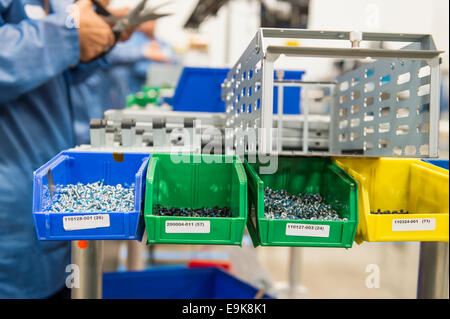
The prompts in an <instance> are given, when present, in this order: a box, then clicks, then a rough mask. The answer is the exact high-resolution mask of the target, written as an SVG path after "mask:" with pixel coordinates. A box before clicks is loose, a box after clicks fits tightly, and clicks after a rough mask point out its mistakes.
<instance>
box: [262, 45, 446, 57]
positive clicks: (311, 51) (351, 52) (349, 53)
mask: <svg viewBox="0 0 450 319" xmlns="http://www.w3.org/2000/svg"><path fill="white" fill-rule="evenodd" d="M443 52H444V51H431V50H430V51H428V50H387V49H365V48H321V47H288V46H276V45H269V46H268V47H267V53H270V54H286V55H295V56H298V57H300V56H307V57H317V58H336V57H339V58H345V57H349V58H355V59H365V58H381V59H405V60H428V59H433V58H435V57H437V56H439V54H441V53H443Z"/></svg>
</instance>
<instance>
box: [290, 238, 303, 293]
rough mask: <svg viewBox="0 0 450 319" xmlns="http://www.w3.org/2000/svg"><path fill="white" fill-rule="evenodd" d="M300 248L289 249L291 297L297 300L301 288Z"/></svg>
mask: <svg viewBox="0 0 450 319" xmlns="http://www.w3.org/2000/svg"><path fill="white" fill-rule="evenodd" d="M299 272H300V248H298V247H291V248H290V249H289V274H288V275H289V297H290V298H295V297H296V292H297V287H298V286H299Z"/></svg>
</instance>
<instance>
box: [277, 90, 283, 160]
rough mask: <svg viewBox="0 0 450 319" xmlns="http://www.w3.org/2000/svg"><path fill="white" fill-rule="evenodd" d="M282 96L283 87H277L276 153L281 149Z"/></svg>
mask: <svg viewBox="0 0 450 319" xmlns="http://www.w3.org/2000/svg"><path fill="white" fill-rule="evenodd" d="M283 95H284V89H283V86H281V85H278V141H277V149H278V153H280V152H281V151H282V149H283V103H284V102H283Z"/></svg>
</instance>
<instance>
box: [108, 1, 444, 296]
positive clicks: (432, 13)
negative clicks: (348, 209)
mask: <svg viewBox="0 0 450 319" xmlns="http://www.w3.org/2000/svg"><path fill="white" fill-rule="evenodd" d="M163 2H164V1H151V4H152V6H156V5H158V4H159V3H163ZM136 3H137V1H135V0H114V1H111V8H123V7H132V6H134V5H135V4H136ZM160 11H161V12H163V11H167V12H172V13H173V15H172V16H169V17H166V18H164V19H160V20H158V21H157V22H156V25H155V26H154V37H155V38H156V39H158V41H160V42H161V43H164V44H165V45H166V46H167V47H168V48H170V50H171V51H172V52H173V53H172V54H173V55H172V56H176V61H177V63H175V64H174V65H175V66H176V65H182V66H194V67H217V68H225V67H231V66H233V64H234V63H235V62H236V61H237V60H238V58H239V57H240V55H241V54H242V52H243V51H244V49H245V48H246V47H247V45H248V43H249V42H250V40H251V39H252V38H253V36H254V35H255V32H256V31H257V29H258V28H259V27H282V28H308V29H313V30H338V31H367V32H394V33H402V32H405V33H421V34H423V33H426V34H432V35H433V39H434V41H435V43H436V46H437V49H438V50H443V51H445V53H444V54H443V55H441V56H442V64H441V72H442V73H441V82H442V83H441V121H440V156H441V157H442V158H448V130H449V127H448V89H449V86H448V78H449V73H448V71H449V59H448V57H449V55H448V52H449V31H448V29H449V26H448V24H449V16H448V15H449V13H448V11H449V2H448V1H447V0H433V1H424V0H396V1H389V0H366V1H361V0H346V1H335V0H286V1H277V0H263V1H257V0H232V1H226V0H218V1H214V0H179V1H173V2H172V3H171V4H169V5H167V6H165V7H164V9H161V10H160ZM303 44H306V42H304V43H302V42H300V41H293V42H292V43H289V44H288V45H293V46H301V45H303ZM324 45H325V43H324ZM326 45H330V43H326ZM380 45H381V46H382V45H385V46H388V45H390V44H380ZM174 60H175V58H174ZM277 63H279V64H278V67H280V68H283V69H286V70H288V69H290V68H292V69H295V70H299V69H300V70H304V71H305V75H304V78H303V79H305V80H326V79H331V78H333V77H335V76H336V74H338V73H340V72H341V71H342V70H343V69H346V68H352V66H347V65H346V63H345V62H344V61H336V60H331V59H330V60H323V59H321V60H319V59H307V58H306V59H303V60H302V61H300V62H299V63H298V64H296V65H292V64H288V63H286V64H284V62H283V59H280V61H279V62H277ZM155 66H156V67H155ZM165 67H168V66H167V65H165ZM163 70H166V71H161V69H158V67H157V63H156V62H155V63H153V64H152V70H151V69H149V71H148V73H147V78H146V83H147V85H158V83H155V81H157V79H160V78H161V74H162V73H164V74H166V72H169V71H167V70H169V69H167V68H166V69H163ZM152 72H153V73H152ZM158 72H159V73H158ZM161 72H162V73H161ZM170 72H171V73H173V76H169V77H172V78H173V79H172V80H170V81H172V82H176V80H177V76H178V75H179V68H178V69H177V67H173V68H172V69H171V70H170ZM157 74H159V75H157ZM166 75H167V74H166ZM170 81H169V82H170ZM138 90H139V87H137V88H136V89H135V92H133V90H132V89H130V90H129V91H128V92H127V93H128V94H133V93H137V92H138ZM124 106H125V105H120V103H119V105H118V106H117V108H120V107H124ZM311 112H312V113H314V110H311ZM144 238H145V236H144ZM104 245H105V246H104V255H105V259H104V271H124V270H126V269H127V268H128V269H146V268H156V267H161V266H167V265H186V264H189V263H192V261H199V260H200V261H208V260H209V261H212V262H219V263H221V264H222V265H225V267H226V268H229V270H230V272H231V273H232V274H234V275H236V276H237V277H239V278H242V279H243V280H245V281H246V282H249V283H251V284H253V285H255V286H257V287H259V288H261V289H264V290H265V291H267V292H269V293H271V294H273V295H275V296H278V297H288V298H415V296H416V287H417V276H418V261H419V243H415V242H409V243H401V242H400V243H364V244H362V245H358V244H356V243H355V244H354V246H353V248H351V249H348V250H346V249H330V248H288V247H258V249H254V248H253V246H252V244H251V240H250V238H249V236H248V234H246V235H245V238H244V242H243V247H242V248H239V247H220V246H193V245H150V246H146V245H145V243H134V241H133V243H130V242H126V241H105V242H104ZM136 245H137V246H138V247H136ZM131 251H133V253H135V251H138V252H139V254H142V256H141V257H142V258H141V259H142V261H141V262H140V263H139V264H137V265H136V264H134V265H127V258H128V254H129V253H130V252H131ZM374 269H376V271H377V272H378V274H379V279H380V280H379V284H378V285H375V286H376V287H372V286H371V285H368V284H367V280H368V276H370V274H372V273H373V271H374Z"/></svg>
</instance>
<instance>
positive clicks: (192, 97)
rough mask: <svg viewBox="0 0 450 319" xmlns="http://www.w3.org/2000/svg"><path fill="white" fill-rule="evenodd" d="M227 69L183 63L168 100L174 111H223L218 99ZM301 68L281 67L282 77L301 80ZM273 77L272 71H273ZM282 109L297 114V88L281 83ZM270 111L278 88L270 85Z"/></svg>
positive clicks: (302, 73)
mask: <svg viewBox="0 0 450 319" xmlns="http://www.w3.org/2000/svg"><path fill="white" fill-rule="evenodd" d="M229 70H230V69H228V68H223V69H217V68H192V67H185V68H184V69H183V72H182V73H181V76H180V79H179V80H178V84H177V86H176V88H175V94H174V96H173V100H172V107H173V110H174V111H185V112H225V103H224V102H223V101H222V87H221V85H222V83H223V81H225V78H226V77H227V74H228V71H229ZM304 74H305V72H304V71H284V80H301V79H302V77H303V75H304ZM274 78H276V72H274ZM283 91H284V92H283V101H284V102H283V113H284V114H300V112H299V101H300V88H296V87H285V88H284V90H283ZM273 110H274V114H277V113H278V88H277V87H275V88H274V95H273Z"/></svg>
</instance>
